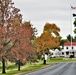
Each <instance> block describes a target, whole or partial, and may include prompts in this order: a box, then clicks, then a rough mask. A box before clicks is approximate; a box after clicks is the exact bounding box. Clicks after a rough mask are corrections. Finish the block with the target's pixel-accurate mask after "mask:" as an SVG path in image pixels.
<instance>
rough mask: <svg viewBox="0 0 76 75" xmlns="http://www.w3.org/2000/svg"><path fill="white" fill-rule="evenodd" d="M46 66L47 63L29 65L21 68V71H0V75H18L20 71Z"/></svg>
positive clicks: (24, 71)
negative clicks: (3, 72)
mask: <svg viewBox="0 0 76 75" xmlns="http://www.w3.org/2000/svg"><path fill="white" fill-rule="evenodd" d="M47 66H49V65H48V64H47V65H43V64H36V65H30V66H29V67H27V68H24V69H21V71H17V70H12V71H9V72H7V73H6V74H1V73H0V75H14V74H18V75H19V74H20V73H26V72H30V71H34V70H38V69H40V68H43V67H47Z"/></svg>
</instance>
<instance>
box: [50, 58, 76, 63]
mask: <svg viewBox="0 0 76 75" xmlns="http://www.w3.org/2000/svg"><path fill="white" fill-rule="evenodd" d="M50 62H58V63H59V62H76V59H72V58H51V59H50Z"/></svg>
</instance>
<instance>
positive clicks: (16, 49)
mask: <svg viewBox="0 0 76 75" xmlns="http://www.w3.org/2000/svg"><path fill="white" fill-rule="evenodd" d="M13 5H14V3H13V2H12V0H0V58H1V61H2V73H6V71H5V61H6V60H9V61H12V62H15V61H18V70H20V62H21V63H25V62H26V59H27V57H28V56H29V53H30V54H31V52H32V50H34V47H33V45H32V42H31V40H33V37H34V35H35V28H33V27H32V25H31V24H30V22H22V15H21V14H20V13H19V11H20V9H18V8H15V7H14V6H13Z"/></svg>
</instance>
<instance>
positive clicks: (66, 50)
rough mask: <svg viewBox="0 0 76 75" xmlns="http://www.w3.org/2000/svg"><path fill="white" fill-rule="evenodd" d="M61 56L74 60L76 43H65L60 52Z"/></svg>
mask: <svg viewBox="0 0 76 75" xmlns="http://www.w3.org/2000/svg"><path fill="white" fill-rule="evenodd" d="M61 56H64V57H70V58H74V57H76V42H66V43H64V47H63V48H62V51H61Z"/></svg>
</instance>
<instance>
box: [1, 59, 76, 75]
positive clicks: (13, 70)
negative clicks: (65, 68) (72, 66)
mask: <svg viewBox="0 0 76 75" xmlns="http://www.w3.org/2000/svg"><path fill="white" fill-rule="evenodd" d="M60 62H76V59H70V58H51V59H50V60H47V64H46V65H43V64H42V63H43V60H39V62H38V63H33V64H32V65H30V64H26V65H24V66H22V67H21V71H18V70H17V65H9V67H8V68H9V69H8V70H6V74H2V73H0V75H20V74H22V73H27V72H30V71H35V70H38V69H41V68H45V67H48V66H51V65H54V64H56V63H60ZM0 71H1V64H0Z"/></svg>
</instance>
